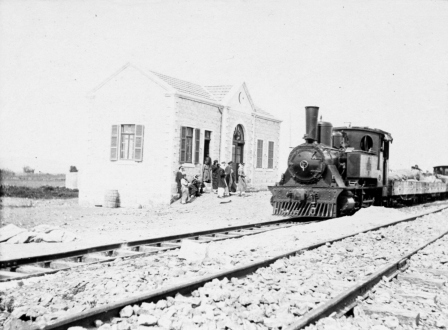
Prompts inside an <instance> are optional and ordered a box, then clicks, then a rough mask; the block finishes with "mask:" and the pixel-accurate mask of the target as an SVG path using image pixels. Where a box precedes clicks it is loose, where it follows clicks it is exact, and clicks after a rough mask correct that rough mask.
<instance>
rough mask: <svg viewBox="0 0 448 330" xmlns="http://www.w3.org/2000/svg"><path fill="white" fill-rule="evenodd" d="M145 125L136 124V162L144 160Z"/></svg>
mask: <svg viewBox="0 0 448 330" xmlns="http://www.w3.org/2000/svg"><path fill="white" fill-rule="evenodd" d="M144 131H145V126H143V125H135V143H134V160H135V161H136V162H141V161H143V134H144Z"/></svg>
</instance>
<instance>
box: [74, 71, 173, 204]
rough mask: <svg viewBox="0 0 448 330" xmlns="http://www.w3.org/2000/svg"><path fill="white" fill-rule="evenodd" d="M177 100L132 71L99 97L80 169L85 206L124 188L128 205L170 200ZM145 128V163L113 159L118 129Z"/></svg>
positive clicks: (121, 192)
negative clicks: (171, 139) (170, 144)
mask: <svg viewBox="0 0 448 330" xmlns="http://www.w3.org/2000/svg"><path fill="white" fill-rule="evenodd" d="M171 122H172V97H169V96H167V95H166V91H165V90H164V89H163V88H161V87H160V86H159V85H157V84H155V83H154V82H152V81H151V80H150V79H148V78H147V77H146V76H144V75H143V74H142V73H141V72H139V71H138V70H136V69H134V68H132V67H128V68H127V69H125V70H124V71H123V72H121V73H120V74H118V75H117V76H115V77H114V78H113V79H112V80H110V81H109V82H107V83H106V84H105V85H104V86H102V87H101V88H100V89H99V90H97V91H96V92H95V94H94V98H93V99H92V109H91V113H90V117H89V118H88V126H89V129H88V141H87V142H88V147H87V150H86V161H85V164H84V165H83V168H82V169H80V175H81V179H80V188H79V190H80V195H79V201H80V204H82V205H102V204H103V200H104V195H105V191H106V190H111V189H114V190H118V192H119V195H120V200H121V206H123V207H139V206H143V207H149V206H151V205H153V204H160V203H165V204H168V203H169V202H170V191H169V186H168V185H167V182H168V177H169V171H168V170H167V168H168V167H167V166H166V165H167V164H169V162H170V161H171V158H172V155H171V153H170V149H169V148H166V147H163V146H165V145H166V144H164V143H166V141H168V138H169V136H170V134H171V132H170V129H171ZM121 124H136V125H144V127H145V128H144V142H143V161H142V162H135V161H133V160H118V161H111V160H110V149H111V129H112V125H121Z"/></svg>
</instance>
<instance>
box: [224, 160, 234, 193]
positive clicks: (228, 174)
mask: <svg viewBox="0 0 448 330" xmlns="http://www.w3.org/2000/svg"><path fill="white" fill-rule="evenodd" d="M232 163H233V162H232V161H230V162H229V163H228V165H227V167H226V171H225V172H226V183H227V189H226V192H225V195H226V196H230V187H232V183H233V179H232ZM223 164H225V163H223Z"/></svg>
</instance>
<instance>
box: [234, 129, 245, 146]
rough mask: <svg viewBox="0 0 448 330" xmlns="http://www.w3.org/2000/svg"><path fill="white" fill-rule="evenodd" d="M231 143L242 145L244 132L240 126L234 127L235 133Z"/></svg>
mask: <svg viewBox="0 0 448 330" xmlns="http://www.w3.org/2000/svg"><path fill="white" fill-rule="evenodd" d="M233 141H234V142H236V143H244V132H243V127H242V126H241V125H236V127H235V131H234V132H233Z"/></svg>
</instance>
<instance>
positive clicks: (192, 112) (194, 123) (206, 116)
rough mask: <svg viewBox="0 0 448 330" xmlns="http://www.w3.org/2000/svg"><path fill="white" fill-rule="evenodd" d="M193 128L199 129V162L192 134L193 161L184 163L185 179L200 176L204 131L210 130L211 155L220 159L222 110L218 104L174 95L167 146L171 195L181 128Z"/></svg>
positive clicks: (174, 192)
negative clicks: (169, 162) (168, 147)
mask: <svg viewBox="0 0 448 330" xmlns="http://www.w3.org/2000/svg"><path fill="white" fill-rule="evenodd" d="M182 126H186V127H192V128H194V129H200V142H199V163H198V164H195V160H194V152H195V143H194V137H193V163H183V164H182V165H183V167H184V169H185V172H186V173H187V177H188V179H191V178H192V177H193V176H194V175H196V174H198V175H200V176H202V173H201V172H202V165H203V160H204V138H205V131H206V130H207V131H211V132H212V133H211V141H210V157H211V158H212V160H215V159H218V160H219V153H220V144H221V142H220V141H221V110H220V109H219V107H218V106H217V105H214V104H212V103H209V104H208V103H205V102H200V101H193V100H189V99H186V98H182V97H179V96H175V97H174V120H173V124H172V127H171V130H172V131H173V137H172V140H171V144H169V146H170V147H171V148H172V149H171V150H172V155H173V157H172V162H171V167H170V179H169V182H171V185H170V187H171V194H172V195H175V194H176V192H177V184H176V182H175V177H176V173H177V171H178V168H179V166H180V141H181V127H182Z"/></svg>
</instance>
